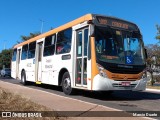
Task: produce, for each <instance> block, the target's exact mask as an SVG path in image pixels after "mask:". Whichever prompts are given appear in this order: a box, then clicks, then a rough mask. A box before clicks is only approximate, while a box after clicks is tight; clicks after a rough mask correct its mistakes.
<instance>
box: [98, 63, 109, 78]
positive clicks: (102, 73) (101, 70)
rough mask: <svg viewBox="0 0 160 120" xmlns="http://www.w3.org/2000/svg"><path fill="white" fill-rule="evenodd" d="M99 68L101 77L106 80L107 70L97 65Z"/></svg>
mask: <svg viewBox="0 0 160 120" xmlns="http://www.w3.org/2000/svg"><path fill="white" fill-rule="evenodd" d="M97 67H98V70H99V75H100V76H102V77H104V78H107V74H106V72H105V69H104V68H103V67H102V66H101V65H99V64H97Z"/></svg>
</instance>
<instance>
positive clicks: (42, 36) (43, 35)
mask: <svg viewBox="0 0 160 120" xmlns="http://www.w3.org/2000/svg"><path fill="white" fill-rule="evenodd" d="M92 19H93V18H92V14H87V15H85V16H82V17H80V18H78V19H76V20H73V21H71V22H69V23H67V24H65V25H62V26H60V27H58V28H55V29H53V30H50V31H48V32H46V33H44V34H41V35H39V36H36V37H34V38H31V39H29V40H27V41H25V42H22V43H20V44H18V45H15V46H14V47H13V48H17V47H20V46H22V45H25V44H28V43H30V42H33V41H36V40H39V39H41V38H44V37H47V36H50V35H52V34H55V33H57V32H59V31H62V30H65V29H67V28H70V27H72V26H74V25H77V24H79V23H82V22H85V21H87V20H92Z"/></svg>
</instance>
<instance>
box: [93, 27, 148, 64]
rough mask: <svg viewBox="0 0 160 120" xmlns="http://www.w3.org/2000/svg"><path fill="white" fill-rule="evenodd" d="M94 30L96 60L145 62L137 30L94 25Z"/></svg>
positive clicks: (127, 62)
mask: <svg viewBox="0 0 160 120" xmlns="http://www.w3.org/2000/svg"><path fill="white" fill-rule="evenodd" d="M95 31H96V32H95V47H96V56H97V61H102V62H108V63H116V64H127V65H144V64H145V61H144V51H143V47H142V46H143V45H142V39H141V35H140V33H139V32H137V31H132V32H129V31H122V30H116V29H113V28H107V27H96V30H95Z"/></svg>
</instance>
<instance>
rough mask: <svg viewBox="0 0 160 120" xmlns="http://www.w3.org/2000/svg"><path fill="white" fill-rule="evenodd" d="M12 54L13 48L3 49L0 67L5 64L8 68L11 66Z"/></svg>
mask: <svg viewBox="0 0 160 120" xmlns="http://www.w3.org/2000/svg"><path fill="white" fill-rule="evenodd" d="M11 56H12V49H8V50H2V52H1V53H0V69H2V68H3V65H5V67H6V68H10V65H11Z"/></svg>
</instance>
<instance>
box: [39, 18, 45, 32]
mask: <svg viewBox="0 0 160 120" xmlns="http://www.w3.org/2000/svg"><path fill="white" fill-rule="evenodd" d="M40 21H41V34H42V32H43V24H44V20H40Z"/></svg>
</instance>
